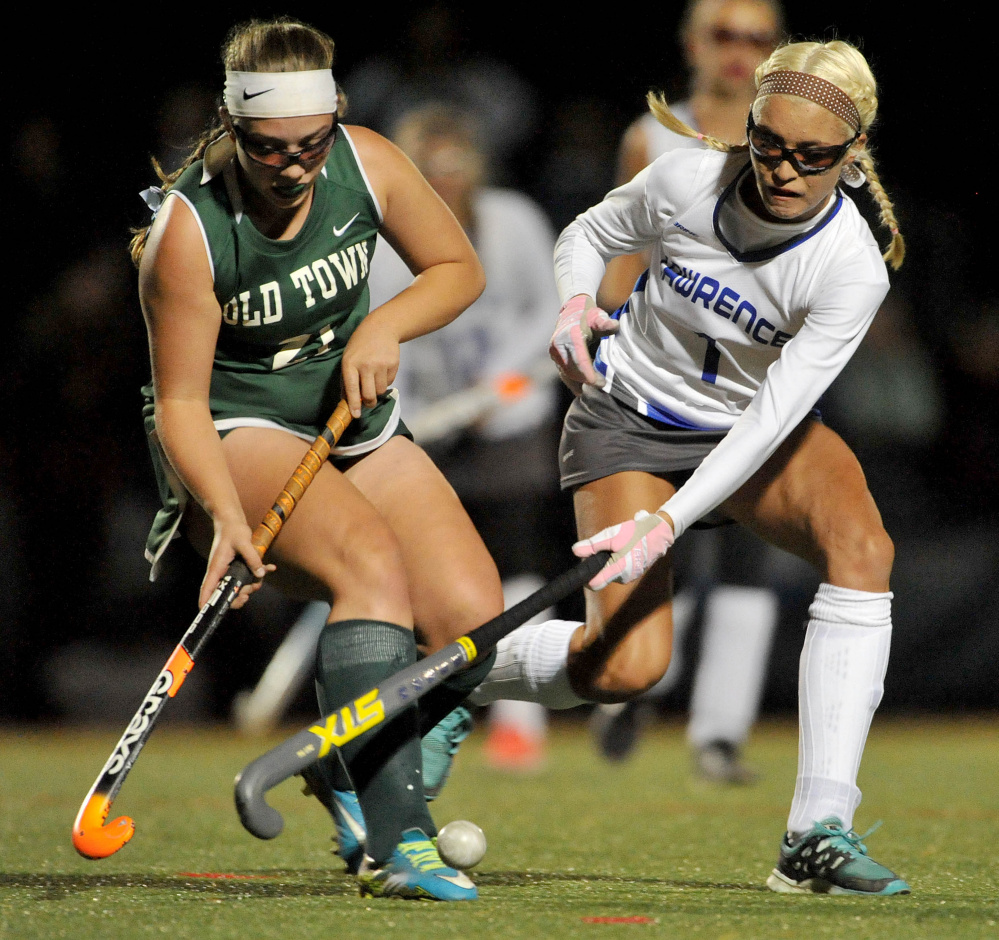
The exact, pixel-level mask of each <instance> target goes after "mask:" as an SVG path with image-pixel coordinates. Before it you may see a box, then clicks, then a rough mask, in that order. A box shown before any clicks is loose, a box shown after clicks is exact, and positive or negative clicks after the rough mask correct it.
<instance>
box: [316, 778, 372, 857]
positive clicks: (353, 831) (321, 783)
mask: <svg viewBox="0 0 999 940" xmlns="http://www.w3.org/2000/svg"><path fill="white" fill-rule="evenodd" d="M301 776H302V779H303V780H304V781H305V786H304V787H303V789H302V792H303V793H304V794H305V795H306V796H314V797H315V798H316V799H317V800H319V802H320V803H322V804H323V806H325V807H326V809H327V810H328V812H329V814H330V816H332V817H333V825H334V826H335V827H336V854H337V855H339V856H340V858H342V859H343V860H344V863H345V864H346V866H347V871H348V872H350V873H351V874H352V875H356V874H357V871H358V869H359V868H360V867H361V861H362V859H363V858H364V840H365V838H366V837H367V829H366V827H365V825H364V814H363V813H362V812H361V804H360V803H359V802H358V800H357V794H356V793H355V792H354V791H353V790H335V789H334V788H333V786H332V784H330V783H329V781H328V780H327V779H326V775H325V774H324V773H323V772H322V770H321V769H320V767H319V765H318V764H312V765H311V766H310V767H306V768H305V769H304V770H303V771H302V774H301Z"/></svg>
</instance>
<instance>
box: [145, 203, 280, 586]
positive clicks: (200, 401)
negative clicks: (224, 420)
mask: <svg viewBox="0 0 999 940" xmlns="http://www.w3.org/2000/svg"><path fill="white" fill-rule="evenodd" d="M139 299H140V301H141V303H142V310H143V314H144V316H145V319H146V327H147V330H148V333H149V353H150V360H151V362H152V371H153V382H154V385H155V387H156V432H157V434H158V435H159V438H160V442H161V444H162V445H163V449H164V450H165V452H166V454H167V456H168V457H169V459H170V462H171V464H172V465H173V467H174V469H175V470H176V471H177V475H178V476H179V477H180V479H181V481H182V482H183V484H184V486H185V487H186V488H187V489H188V491H189V492H190V493H191V494H192V495H193V496H194V498H195V499H196V500H197V501H198V503H199V504H200V505H201V506H202V508H203V509H204V510H205V512H206V513H207V514H208V515H209V517H210V518H211V519H212V521H213V525H214V529H215V535H214V541H213V544H212V551H211V555H210V558H209V564H208V570H207V572H206V574H205V579H204V582H203V583H202V587H201V593H200V596H199V601H198V603H199V606H200V605H203V604H204V603H205V602H206V601H207V599H208V595H209V594H210V593H211V592H212V590H214V588H215V585H216V584H217V583H218V580H219V578H221V577H222V575H223V574H224V573H225V570H226V568H227V566H228V565H229V563H230V562H231V561H232V559H233V558H234V557H235V554H236V553H237V552H238V553H239V554H240V555H241V556H242V558H243V560H244V561H246V563H247V564H248V565H249V566H250V569H251V570H252V571H253V572H254V574H256V575H257V576H258V577H260V576H262V575H263V573H264V570H265V569H264V566H262V565H261V564H260V556H259V555H258V554H257V553H256V550H255V549H254V548H253V545H252V542H251V536H252V531H251V529H250V527H249V525H248V524H247V522H246V516H245V515H244V513H243V507H242V505H241V503H240V500H239V495H238V494H237V492H236V488H235V486H234V485H233V482H232V479H231V477H230V475H229V471H228V469H227V467H226V463H225V458H224V456H223V453H222V446H221V441H220V439H219V435H218V431H216V430H215V426H214V424H213V423H212V416H211V412H210V411H209V407H208V391H209V387H210V384H211V370H212V360H213V356H214V350H215V343H216V341H217V339H218V331H219V324H220V322H221V311H220V309H219V305H218V301H217V300H216V299H215V295H214V293H213V291H212V278H211V271H210V269H209V266H208V258H207V256H206V254H205V247H204V242H203V241H202V238H201V234H200V231H199V230H198V225H197V222H196V220H195V218H194V216H193V214H192V213H191V210H190V209H189V208H188V207H187V205H186V204H185V203H184V202H183V201H182V200H181V199H179V198H173V199H168V200H167V201H166V203H165V204H164V206H163V210H162V212H161V213H160V215H159V217H158V218H157V220H156V222H155V224H154V225H153V228H152V230H151V232H150V236H149V242H148V244H147V246H146V250H145V253H144V255H143V259H142V265H141V267H140V268H139ZM271 567H273V566H271ZM247 593H249V589H248V590H247ZM246 596H247V594H243V595H242V596H241V597H240V598H239V599H238V600H237V602H236V604H234V606H240V605H241V604H242V603H245V600H246Z"/></svg>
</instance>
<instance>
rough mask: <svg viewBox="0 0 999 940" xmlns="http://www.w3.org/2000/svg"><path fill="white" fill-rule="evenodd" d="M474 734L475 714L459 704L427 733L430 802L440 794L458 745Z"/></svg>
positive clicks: (426, 788) (426, 789)
mask: <svg viewBox="0 0 999 940" xmlns="http://www.w3.org/2000/svg"><path fill="white" fill-rule="evenodd" d="M471 733H472V713H471V712H470V711H469V710H468V709H467V708H464V707H462V706H460V705H459V706H458V707H457V708H456V709H455V710H454V711H453V712H450V713H449V714H447V715H445V716H444V717H443V718H442V719H441V720H440V721H439V722H437V724H436V725H434V726H433V728H431V729H430V730H429V731H428V732H427V733H426V734H425V735H424V736H423V792H424V794H425V795H426V797H427V802H428V803H429V802H431V801H432V800H436V799H437V797H438V796H440V793H441V790H443V789H444V784H445V783H447V778H448V776H449V775H450V773H451V764H452V762H453V761H454V755H455V754H457V753H458V745H459V744H461V742H462V741H464V740H465V738H467V737H468V736H469V735H470V734H471Z"/></svg>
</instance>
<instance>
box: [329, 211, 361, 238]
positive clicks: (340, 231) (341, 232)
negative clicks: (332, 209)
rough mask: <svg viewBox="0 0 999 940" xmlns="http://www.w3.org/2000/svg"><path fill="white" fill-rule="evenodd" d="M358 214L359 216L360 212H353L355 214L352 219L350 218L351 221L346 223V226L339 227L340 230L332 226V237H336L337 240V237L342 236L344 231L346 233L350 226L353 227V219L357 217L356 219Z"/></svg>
mask: <svg viewBox="0 0 999 940" xmlns="http://www.w3.org/2000/svg"><path fill="white" fill-rule="evenodd" d="M360 214H361V213H360V212H355V213H354V216H353V218H352V219H351V220H350V221H349V222H348V223H347V224H346V225H342V226H340V228H337V227H336V226H335V225H334V226H333V234H334V235H335V236H336V237H337V238H339V237H340V236H341V235H342V234H343V233H344V232H346V231H347V229H349V228H350V227H351V225H353V224H354V219H356V218H357V217H358V216H359V215H360Z"/></svg>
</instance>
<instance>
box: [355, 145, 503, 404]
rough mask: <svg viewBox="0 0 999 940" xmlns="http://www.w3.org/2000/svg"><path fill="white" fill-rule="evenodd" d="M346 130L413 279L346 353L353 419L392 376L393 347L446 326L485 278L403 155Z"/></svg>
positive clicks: (389, 233) (391, 238) (363, 326)
mask: <svg viewBox="0 0 999 940" xmlns="http://www.w3.org/2000/svg"><path fill="white" fill-rule="evenodd" d="M350 133H351V136H352V138H353V139H354V140H355V142H356V144H357V148H358V151H359V153H360V156H361V160H362V162H363V164H364V166H365V168H366V169H367V171H368V175H369V179H370V180H371V184H372V187H373V188H374V190H375V195H376V197H377V199H378V203H379V205H380V206H381V209H382V214H383V217H384V223H383V225H382V229H381V231H382V234H383V235H384V236H385V239H386V240H387V241H388V242H389V244H391V245H392V247H393V248H394V249H395V250H396V251H397V252H398V253H399V255H400V257H401V258H402V259H403V260H404V261H405V262H406V264H407V265H408V266H409V269H410V270H411V271H412V272H413V274H414V275H415V280H414V281H413V283H412V285H411V286H410V287H408V288H407V289H406V290H404V291H402V293H400V294H399V295H397V296H396V297H394V298H393V299H392V300H390V301H389V302H387V303H385V304H383V305H382V306H381V307H379V308H378V309H377V310H374V311H372V312H371V313H370V314H369V315H368V317H367V318H366V319H365V320H364V322H363V323H362V324H361V325H360V326H359V327H358V328H357V330H356V331H355V332H354V335H353V336H352V337H351V340H350V342H349V343H348V344H347V348H346V350H345V351H344V356H343V377H344V389H345V393H346V396H347V402H348V404H349V405H350V407H351V412H352V413H353V414H355V417H356V416H357V415H359V414H360V404H361V403H362V402H363V403H364V404H365V405H368V406H369V407H370V406H372V405H374V403H375V401H376V400H377V396H378V395H380V394H383V393H384V392H385V390H386V389H387V388H388V386H389V385H390V384H391V383H392V381H393V379H394V378H395V374H396V371H397V369H398V366H399V343H403V342H405V341H406V340H409V339H413V338H414V337H416V336H422V335H423V334H424V333H430V332H432V331H434V330H436V329H439V328H440V327H442V326H444V325H446V324H447V323H450V322H451V320H453V319H454V318H455V317H456V316H458V314H459V313H461V312H462V310H464V309H465V308H466V307H467V306H468V305H469V304H471V303H472V302H473V301H474V300H475V299H476V298H477V297H478V296H479V295H480V294H481V293H482V290H483V288H484V287H485V274H484V273H483V271H482V266H481V265H480V263H479V259H478V257H477V256H476V254H475V250H474V249H473V248H472V245H471V242H469V240H468V238H467V236H466V235H465V233H464V231H463V230H462V228H461V226H460V225H459V224H458V221H457V219H455V217H454V215H452V213H451V210H450V209H448V207H447V206H446V205H445V204H444V201H443V200H442V199H441V198H440V197H439V196H438V195H437V193H435V192H434V190H433V189H432V188H431V187H430V184H429V183H427V182H426V180H424V179H423V177H422V176H421V175H420V173H419V171H418V170H417V169H416V167H415V166H414V165H413V164H412V162H411V161H410V160H409V158H408V157H406V156H405V155H404V154H403V153H402V151H401V150H399V149H398V148H397V147H396V146H395V145H394V144H392V143H390V142H389V141H388V140H386V139H385V138H384V137H381V136H380V135H379V134H376V133H374V132H373V131H369V130H367V129H365V128H362V127H351V128H350Z"/></svg>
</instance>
